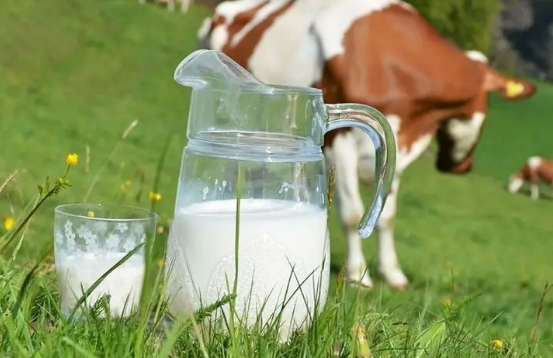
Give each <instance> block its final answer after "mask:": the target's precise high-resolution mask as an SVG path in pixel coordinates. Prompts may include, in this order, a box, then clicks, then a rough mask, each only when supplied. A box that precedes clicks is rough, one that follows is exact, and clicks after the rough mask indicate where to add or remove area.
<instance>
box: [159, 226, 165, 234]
mask: <svg viewBox="0 0 553 358" xmlns="http://www.w3.org/2000/svg"><path fill="white" fill-rule="evenodd" d="M163 230H164V229H163V226H161V225H160V226H158V227H157V233H158V234H163Z"/></svg>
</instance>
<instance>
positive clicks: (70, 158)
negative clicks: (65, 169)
mask: <svg viewBox="0 0 553 358" xmlns="http://www.w3.org/2000/svg"><path fill="white" fill-rule="evenodd" d="M65 163H66V164H67V165H77V164H78V163H79V155H78V154H77V153H70V154H67V156H66V157H65Z"/></svg>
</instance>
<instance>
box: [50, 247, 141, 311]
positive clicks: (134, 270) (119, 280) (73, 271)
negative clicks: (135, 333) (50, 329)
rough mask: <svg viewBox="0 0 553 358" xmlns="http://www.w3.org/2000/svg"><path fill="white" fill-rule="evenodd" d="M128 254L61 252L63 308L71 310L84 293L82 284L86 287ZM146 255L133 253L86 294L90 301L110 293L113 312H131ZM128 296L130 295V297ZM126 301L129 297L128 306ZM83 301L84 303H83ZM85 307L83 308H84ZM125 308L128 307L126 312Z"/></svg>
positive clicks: (58, 261) (59, 271)
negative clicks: (70, 253) (66, 254)
mask: <svg viewBox="0 0 553 358" xmlns="http://www.w3.org/2000/svg"><path fill="white" fill-rule="evenodd" d="M124 256H125V254H123V253H120V254H119V253H117V254H115V253H113V254H109V256H108V257H106V256H105V255H102V256H101V257H99V256H97V255H95V254H94V253H85V254H82V255H79V256H77V255H69V256H61V257H59V258H57V259H56V271H57V275H58V287H59V290H60V296H61V297H60V298H61V309H62V312H63V313H64V314H69V313H70V312H71V310H72V309H73V307H74V306H75V304H76V303H77V300H78V299H79V298H80V297H81V296H82V292H83V291H81V285H82V286H83V290H84V291H86V290H87V289H88V288H89V287H90V286H92V285H93V284H94V282H96V280H97V279H99V278H100V276H102V275H103V274H104V273H105V272H106V271H107V270H109V269H110V268H111V267H112V266H113V265H115V264H116V263H117V262H118V261H119V260H121V259H122V258H123V257H124ZM144 270H145V264H144V257H142V256H132V257H131V258H129V259H128V260H127V261H126V262H125V263H123V265H121V266H119V267H118V268H117V269H115V270H114V271H112V272H111V273H110V274H109V275H108V276H107V277H106V278H105V279H104V280H103V281H102V283H100V284H99V285H98V287H96V289H95V290H94V291H92V293H91V294H90V296H89V297H87V300H86V301H87V305H88V306H89V307H91V306H93V305H94V303H95V302H96V301H97V300H98V299H99V298H100V297H102V296H103V295H105V294H108V293H109V294H110V295H111V297H110V309H111V310H110V311H111V314H112V315H117V316H121V313H123V315H128V314H129V313H130V311H131V309H132V308H133V307H135V306H137V305H138V302H139V301H140V294H141V291H142V280H143V279H144ZM127 297H128V298H127ZM125 301H127V303H126V306H125ZM83 306H84V304H83V305H82V306H81V307H83ZM81 309H82V308H81ZM123 309H125V311H124V312H123Z"/></svg>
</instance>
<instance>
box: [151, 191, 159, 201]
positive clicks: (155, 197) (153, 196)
mask: <svg viewBox="0 0 553 358" xmlns="http://www.w3.org/2000/svg"><path fill="white" fill-rule="evenodd" d="M150 200H151V201H160V200H161V194H160V193H154V192H153V191H151V192H150Z"/></svg>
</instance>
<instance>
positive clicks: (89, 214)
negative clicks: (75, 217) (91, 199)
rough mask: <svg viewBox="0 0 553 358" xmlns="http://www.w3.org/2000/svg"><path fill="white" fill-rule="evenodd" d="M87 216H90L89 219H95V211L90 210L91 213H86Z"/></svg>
mask: <svg viewBox="0 0 553 358" xmlns="http://www.w3.org/2000/svg"><path fill="white" fill-rule="evenodd" d="M86 216H88V217H89V218H93V217H94V211H92V210H89V211H88V212H87V213H86Z"/></svg>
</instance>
